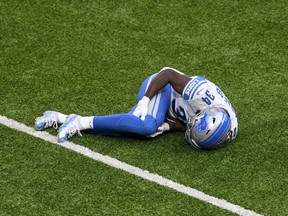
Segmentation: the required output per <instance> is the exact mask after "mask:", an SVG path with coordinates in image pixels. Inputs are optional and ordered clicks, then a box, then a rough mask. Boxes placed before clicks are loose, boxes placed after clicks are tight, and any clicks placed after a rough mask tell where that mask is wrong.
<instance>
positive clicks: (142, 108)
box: [133, 96, 150, 121]
mask: <svg viewBox="0 0 288 216" xmlns="http://www.w3.org/2000/svg"><path fill="white" fill-rule="evenodd" d="M149 102H150V99H149V98H148V97H146V96H144V97H143V98H142V99H141V100H140V101H139V102H138V104H137V107H136V109H135V110H134V112H133V115H134V116H137V117H141V120H143V121H144V120H145V117H146V115H147V113H148V105H149Z"/></svg>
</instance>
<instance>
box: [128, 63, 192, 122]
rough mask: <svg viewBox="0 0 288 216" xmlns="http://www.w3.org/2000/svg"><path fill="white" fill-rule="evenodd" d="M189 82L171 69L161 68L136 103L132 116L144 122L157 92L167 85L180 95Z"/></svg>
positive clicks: (187, 78) (185, 76) (181, 74)
mask: <svg viewBox="0 0 288 216" xmlns="http://www.w3.org/2000/svg"><path fill="white" fill-rule="evenodd" d="M190 80H191V78H190V77H188V76H187V75H185V74H183V73H181V72H179V71H177V70H175V69H173V68H169V67H166V68H163V69H162V70H161V71H160V72H159V73H158V74H157V75H156V77H155V78H154V79H153V80H152V81H151V83H150V85H149V87H148V89H147V91H146V94H145V96H144V97H143V98H142V99H141V100H140V101H139V102H138V104H137V107H136V109H135V110H134V112H133V115H135V116H138V117H141V119H142V120H144V119H145V116H146V115H147V113H148V104H149V102H150V100H151V99H152V98H153V97H154V96H155V95H156V93H157V92H158V91H160V90H161V89H162V88H164V86H166V85H167V84H168V83H169V84H171V86H172V87H173V89H174V90H175V91H176V92H178V93H179V94H182V92H183V89H184V87H185V86H186V85H187V83H188V82H189V81H190Z"/></svg>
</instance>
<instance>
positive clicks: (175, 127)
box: [148, 119, 186, 138]
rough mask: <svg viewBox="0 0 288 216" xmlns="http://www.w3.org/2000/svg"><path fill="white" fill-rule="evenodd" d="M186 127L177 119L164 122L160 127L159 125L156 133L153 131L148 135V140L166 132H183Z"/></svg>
mask: <svg viewBox="0 0 288 216" xmlns="http://www.w3.org/2000/svg"><path fill="white" fill-rule="evenodd" d="M185 130H186V126H185V125H184V123H182V122H180V121H179V120H178V119H173V120H172V119H169V121H168V122H164V123H163V124H162V125H160V126H159V127H158V128H157V131H155V132H154V133H153V134H150V135H148V137H149V138H154V137H156V136H159V135H160V134H163V133H164V132H168V131H170V132H171V131H180V132H181V131H183V132H185Z"/></svg>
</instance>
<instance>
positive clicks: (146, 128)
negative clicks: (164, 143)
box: [58, 75, 171, 141]
mask: <svg viewBox="0 0 288 216" xmlns="http://www.w3.org/2000/svg"><path fill="white" fill-rule="evenodd" d="M153 77H154V76H153V75H152V76H150V77H148V78H147V79H146V80H145V81H144V82H143V83H142V85H141V87H140V90H139V93H138V96H137V100H138V101H139V100H140V99H141V98H142V97H143V96H144V95H145V92H146V90H147V88H148V86H149V84H150V82H151V80H152V79H153ZM170 97H171V86H170V85H167V86H165V87H164V88H163V89H162V90H161V91H160V92H158V93H157V94H156V95H155V96H154V97H153V98H152V99H151V101H150V103H149V109H148V115H147V116H146V118H145V120H144V121H142V120H141V119H140V118H139V117H136V116H134V115H133V114H132V113H133V111H134V109H135V107H136V106H135V107H133V108H132V109H131V110H130V112H129V113H125V114H115V115H107V116H90V117H81V116H75V115H74V116H71V117H68V120H67V122H65V123H64V124H63V125H62V126H61V128H60V131H59V134H58V137H59V140H60V141H65V140H66V139H67V138H69V136H72V135H73V134H75V133H76V132H78V133H79V132H80V131H81V130H86V129H89V130H87V131H88V132H89V133H94V134H98V135H107V136H132V135H141V136H147V135H150V134H152V133H154V132H155V131H156V130H157V128H158V126H160V125H161V124H162V123H163V122H164V120H165V116H166V113H167V111H168V109H169V106H170Z"/></svg>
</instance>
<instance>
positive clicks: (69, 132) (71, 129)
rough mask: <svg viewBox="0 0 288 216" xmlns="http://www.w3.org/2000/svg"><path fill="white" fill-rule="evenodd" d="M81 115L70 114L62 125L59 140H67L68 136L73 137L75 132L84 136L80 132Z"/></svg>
mask: <svg viewBox="0 0 288 216" xmlns="http://www.w3.org/2000/svg"><path fill="white" fill-rule="evenodd" d="M80 118H81V116H80V115H75V114H71V115H69V116H68V118H67V120H66V122H65V123H64V124H63V125H61V127H60V128H59V132H58V142H65V141H66V140H67V139H68V138H70V137H72V136H73V135H74V134H75V133H78V135H79V136H82V134H81V133H80V129H79V128H80Z"/></svg>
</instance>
